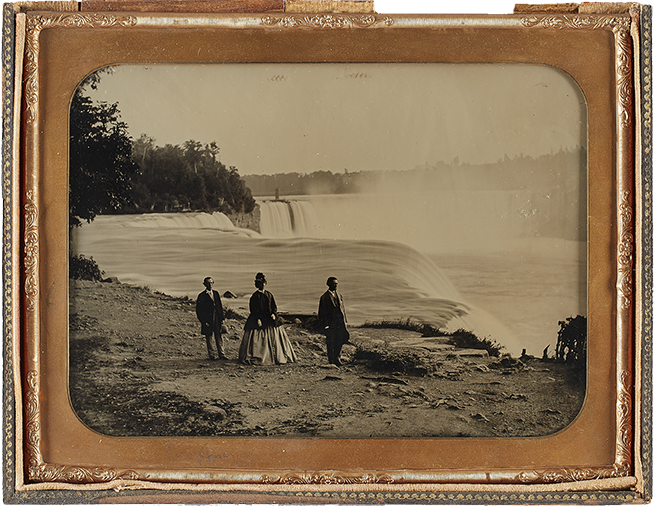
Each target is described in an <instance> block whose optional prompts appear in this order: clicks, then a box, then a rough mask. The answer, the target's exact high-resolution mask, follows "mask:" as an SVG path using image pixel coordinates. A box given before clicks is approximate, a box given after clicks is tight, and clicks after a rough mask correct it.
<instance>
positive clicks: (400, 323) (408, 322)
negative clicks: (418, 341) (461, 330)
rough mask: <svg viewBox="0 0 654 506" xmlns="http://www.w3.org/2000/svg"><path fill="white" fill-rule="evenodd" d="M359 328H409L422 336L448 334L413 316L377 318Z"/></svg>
mask: <svg viewBox="0 0 654 506" xmlns="http://www.w3.org/2000/svg"><path fill="white" fill-rule="evenodd" d="M361 328H364V329H365V328H368V329H400V330H411V331H413V332H418V333H419V334H422V337H439V336H447V335H449V334H448V333H447V332H445V331H443V330H441V329H440V328H438V327H434V326H433V325H432V324H431V323H426V322H423V321H421V320H415V319H413V318H406V319H402V318H400V319H399V320H379V321H375V322H368V321H367V322H365V323H364V324H363V325H361Z"/></svg>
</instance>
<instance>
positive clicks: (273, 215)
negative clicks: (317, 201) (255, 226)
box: [259, 200, 320, 238]
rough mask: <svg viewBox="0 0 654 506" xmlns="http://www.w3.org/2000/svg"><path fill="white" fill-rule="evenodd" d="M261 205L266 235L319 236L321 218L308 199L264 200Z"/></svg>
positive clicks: (280, 236) (262, 228)
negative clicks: (319, 218)
mask: <svg viewBox="0 0 654 506" xmlns="http://www.w3.org/2000/svg"><path fill="white" fill-rule="evenodd" d="M260 206H261V223H260V225H259V226H260V229H261V235H263V236H265V237H275V238H290V237H319V235H318V234H319V228H320V225H319V220H318V217H317V215H316V212H315V210H314V207H313V205H312V203H311V202H309V201H306V200H291V201H287V200H279V201H277V200H275V201H264V202H261V203H260Z"/></svg>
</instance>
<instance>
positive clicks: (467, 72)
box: [90, 64, 586, 175]
mask: <svg viewBox="0 0 654 506" xmlns="http://www.w3.org/2000/svg"><path fill="white" fill-rule="evenodd" d="M90 94H91V96H92V97H93V98H94V99H95V100H99V101H106V102H109V103H114V102H118V103H119V109H120V111H121V117H122V119H123V121H125V122H126V123H127V125H128V127H129V131H130V134H131V135H132V137H134V138H135V139H136V138H138V137H139V136H140V135H141V134H142V133H145V134H147V135H148V136H149V137H152V138H154V139H155V142H156V144H157V145H165V144H182V143H184V142H185V141H186V140H190V139H193V140H195V141H199V142H202V143H210V142H213V141H215V142H216V143H217V144H218V146H219V147H220V157H221V161H222V162H223V163H224V164H225V165H227V166H235V167H237V169H238V170H239V173H240V174H241V175H246V174H273V173H279V172H312V171H316V170H330V171H332V172H343V171H345V170H348V171H350V172H355V171H360V170H410V169H413V168H415V167H416V166H419V165H424V164H432V165H433V164H435V163H437V162H439V161H444V162H451V161H452V160H454V159H455V158H457V159H458V161H459V162H460V163H472V164H482V163H486V162H491V163H492V162H495V161H497V160H498V159H500V158H503V157H504V156H505V155H508V156H510V157H513V156H519V155H521V154H524V155H530V156H534V157H535V156H539V155H542V154H549V153H552V152H557V151H558V150H560V149H562V148H563V149H571V148H575V147H576V146H579V145H585V139H586V108H585V102H584V99H583V95H582V93H581V91H580V90H579V88H578V87H577V86H576V84H575V83H574V82H573V81H572V80H571V79H570V78H569V77H568V76H567V75H566V74H565V73H563V72H561V71H559V70H557V69H554V68H550V67H546V66H538V65H524V64H302V65H297V64H296V65H293V64H246V65H244V64H216V65H195V64H193V65H190V64H189V65H187V64H181V65H150V66H141V65H139V66H132V65H125V66H118V67H116V68H115V69H114V71H113V73H111V74H103V75H102V79H101V82H100V85H99V87H98V90H97V91H96V92H91V93H90Z"/></svg>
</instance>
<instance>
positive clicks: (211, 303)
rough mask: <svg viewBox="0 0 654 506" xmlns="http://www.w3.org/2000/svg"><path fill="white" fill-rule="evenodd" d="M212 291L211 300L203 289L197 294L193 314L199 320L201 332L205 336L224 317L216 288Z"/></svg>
mask: <svg viewBox="0 0 654 506" xmlns="http://www.w3.org/2000/svg"><path fill="white" fill-rule="evenodd" d="M212 291H213V300H211V297H210V296H209V294H208V293H207V291H206V290H205V291H204V292H201V293H200V294H199V295H198V300H197V301H196V303H195V314H196V315H197V316H198V320H200V324H201V325H202V330H201V332H202V334H203V335H205V336H208V335H211V334H212V332H213V331H214V329H216V328H220V325H221V324H222V321H223V320H224V319H225V314H224V313H223V305H222V302H221V301H220V294H219V293H218V292H217V291H216V290H212Z"/></svg>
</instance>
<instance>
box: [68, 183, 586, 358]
mask: <svg viewBox="0 0 654 506" xmlns="http://www.w3.org/2000/svg"><path fill="white" fill-rule="evenodd" d="M476 193H478V194H477V195H476V196H475V202H476V203H477V204H480V205H471V204H470V201H466V199H465V198H464V199H462V198H457V199H452V198H447V196H446V195H440V196H439V195H437V197H434V194H431V197H429V196H428V195H427V194H425V195H420V194H411V198H409V199H406V198H402V195H393V196H389V195H388V194H383V195H371V194H363V195H356V196H327V197H302V198H297V199H295V198H294V199H293V200H292V201H290V202H270V201H262V202H261V211H262V213H261V231H262V234H261V235H259V234H257V233H254V232H252V231H248V230H243V229H237V228H235V227H234V226H233V225H232V224H231V222H229V220H228V219H227V218H226V217H225V216H223V215H221V214H220V213H215V214H213V215H208V214H204V213H182V214H159V215H156V214H153V215H130V216H100V217H98V218H96V220H95V221H94V222H93V223H91V224H88V225H84V226H83V227H81V228H80V229H78V230H76V231H75V233H74V238H73V239H74V241H73V243H74V249H75V252H76V253H81V254H84V255H85V256H93V257H94V259H95V260H97V261H98V263H99V264H100V266H101V268H102V269H104V270H105V275H106V276H117V277H118V278H119V279H120V280H121V281H122V282H127V283H134V284H138V285H147V286H150V287H151V288H153V289H157V290H160V291H163V292H166V293H169V294H171V295H188V296H191V297H195V296H196V295H197V293H198V292H199V291H200V290H201V289H202V284H201V283H202V279H203V278H204V277H205V276H213V277H214V279H215V280H216V288H217V289H218V290H220V291H225V290H231V291H232V292H235V293H237V294H238V295H239V299H236V300H230V301H228V302H227V303H228V304H229V305H232V306H239V307H246V306H247V300H248V297H249V294H250V293H251V292H252V291H253V278H254V274H255V273H256V272H259V271H262V272H265V273H266V275H267V277H268V280H269V284H268V288H269V289H270V290H271V291H272V292H273V293H274V294H275V298H276V299H277V302H278V305H279V307H280V310H282V311H287V312H291V313H312V312H315V311H316V310H317V306H318V298H319V297H320V295H321V294H322V293H323V292H324V290H325V289H326V287H325V280H326V279H327V277H328V276H331V275H335V276H337V277H338V278H339V281H340V283H339V290H341V291H342V293H343V295H344V297H345V301H346V307H347V310H348V316H349V321H350V323H352V324H360V323H363V322H364V321H366V320H368V321H374V320H379V319H383V318H390V319H397V318H407V317H414V318H420V319H424V320H427V321H429V322H431V323H433V324H435V325H439V326H441V327H443V328H446V329H449V330H456V329H457V328H467V329H468V330H471V331H473V332H475V333H477V334H478V335H481V336H483V337H490V338H491V339H494V340H496V341H498V342H500V343H501V344H503V345H504V346H505V347H506V348H507V351H509V352H511V353H513V354H519V353H520V351H521V349H522V348H526V349H527V350H528V352H529V353H532V354H540V353H541V351H542V349H543V348H544V347H545V346H547V345H548V344H549V345H550V349H552V348H553V346H554V344H555V342H556V332H557V330H558V325H557V322H558V320H562V319H564V318H565V317H567V316H571V315H572V316H574V315H576V314H585V313H586V310H585V307H586V296H585V280H586V277H585V276H586V274H585V272H586V266H585V243H584V242H580V241H569V240H565V239H562V238H556V237H554V238H543V237H539V235H540V234H541V231H543V230H545V229H546V226H547V224H548V223H549V222H550V221H551V220H550V219H549V218H548V219H544V218H543V216H544V215H545V212H544V211H543V210H542V209H541V210H539V209H536V210H533V209H529V208H528V207H525V206H528V205H529V195H527V194H526V193H525V194H524V195H516V194H511V195H498V194H497V192H487V194H481V193H480V192H476ZM405 197H406V196H405ZM458 197H460V196H458ZM521 204H524V205H521ZM477 209H483V211H481V212H480V211H477ZM525 210H528V211H529V212H526V211H525ZM522 211H525V212H522ZM533 217H535V218H534V219H530V218H533ZM419 251H421V252H422V253H421V252H419Z"/></svg>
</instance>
